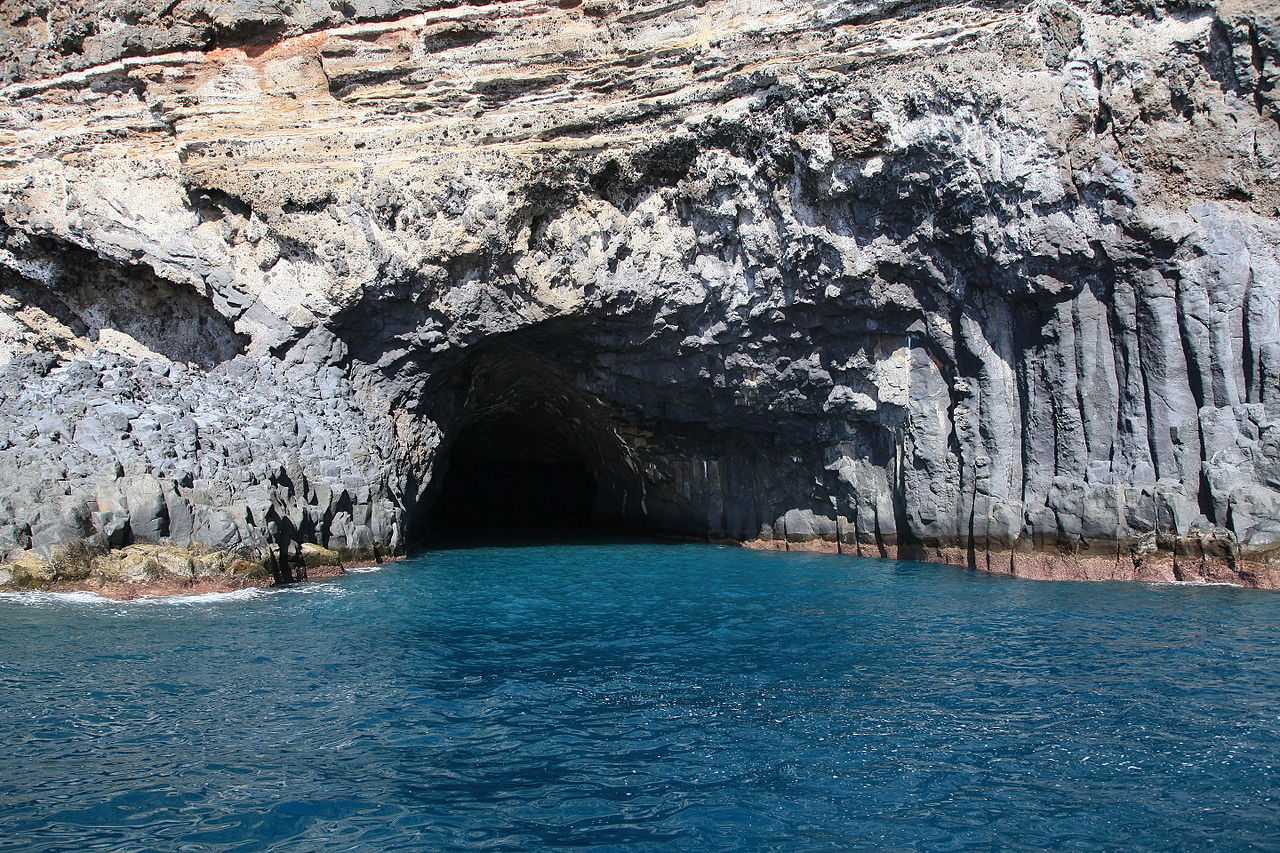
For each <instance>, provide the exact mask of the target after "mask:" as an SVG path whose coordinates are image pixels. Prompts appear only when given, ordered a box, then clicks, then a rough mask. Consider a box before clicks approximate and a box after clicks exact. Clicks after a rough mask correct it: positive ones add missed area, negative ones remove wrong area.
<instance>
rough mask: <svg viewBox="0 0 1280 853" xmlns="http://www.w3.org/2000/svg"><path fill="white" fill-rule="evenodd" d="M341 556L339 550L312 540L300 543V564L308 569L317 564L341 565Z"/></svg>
mask: <svg viewBox="0 0 1280 853" xmlns="http://www.w3.org/2000/svg"><path fill="white" fill-rule="evenodd" d="M342 556H343V555H342V554H341V553H340V552H338V551H335V550H333V549H332V548H326V547H324V546H323V545H317V544H316V543H314V542H303V543H302V565H304V566H306V567H307V568H308V569H314V568H316V567H318V566H341V565H342V562H343V560H342Z"/></svg>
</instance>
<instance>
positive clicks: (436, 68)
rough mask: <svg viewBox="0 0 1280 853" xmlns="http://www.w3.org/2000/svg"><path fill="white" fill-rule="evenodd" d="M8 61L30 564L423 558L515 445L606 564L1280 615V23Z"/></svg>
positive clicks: (7, 170) (1041, 19)
mask: <svg viewBox="0 0 1280 853" xmlns="http://www.w3.org/2000/svg"><path fill="white" fill-rule="evenodd" d="M4 14H5V15H6V17H7V20H5V21H3V25H4V26H5V28H6V30H5V33H4V36H3V39H4V41H3V42H0V53H3V57H4V61H5V63H6V64H5V65H4V66H3V67H4V74H5V76H6V78H7V79H8V81H9V82H8V83H7V85H6V87H5V88H4V89H2V90H0V237H2V238H3V241H4V242H3V245H2V248H0V353H2V355H0V359H3V360H4V361H5V365H4V367H3V369H2V370H3V372H2V373H0V472H2V473H3V476H2V477H0V551H5V552H8V554H9V555H10V556H15V555H17V554H18V553H19V552H20V551H22V550H24V549H34V550H35V551H37V552H38V553H48V552H49V551H50V550H51V549H53V548H54V547H55V546H56V545H58V544H59V543H61V542H64V541H67V540H71V539H75V538H80V537H86V536H105V537H106V538H107V539H109V540H110V541H111V542H112V543H113V544H115V545H117V546H119V545H124V544H127V543H129V542H130V541H172V542H176V543H178V544H186V543H187V542H191V541H194V542H198V543H202V544H205V545H211V546H214V547H218V548H237V547H244V546H264V545H274V546H276V547H284V548H285V549H286V550H287V549H289V548H293V547H295V545H294V543H297V542H299V541H314V542H318V543H320V544H323V545H326V546H328V547H334V548H339V547H340V548H349V549H355V550H369V549H372V548H378V549H382V550H387V551H394V550H398V549H401V548H403V547H404V546H405V543H406V542H407V541H409V540H410V539H411V538H412V537H414V536H416V535H419V534H421V533H422V532H424V531H426V530H427V529H428V528H429V527H430V526H431V525H432V524H433V523H435V524H436V525H437V526H439V525H441V524H446V523H448V521H449V519H450V518H451V516H450V512H449V506H448V504H449V502H450V501H459V500H467V499H469V498H467V496H468V495H471V496H472V497H474V496H475V495H476V492H475V485H474V484H471V485H470V486H464V487H459V489H461V490H459V489H450V488H446V478H447V472H446V471H445V467H446V466H447V464H448V460H449V458H450V453H451V450H452V449H453V448H454V447H455V445H457V444H458V442H459V441H460V439H459V436H461V435H465V434H466V432H467V430H468V429H473V430H481V432H480V433H478V435H480V436H481V438H477V439H476V440H475V441H473V442H471V445H469V446H470V447H471V450H469V451H467V452H468V453H471V454H473V455H474V454H475V453H481V454H482V453H483V450H484V448H485V447H492V448H493V450H494V453H495V454H496V455H498V456H503V455H504V453H505V456H506V457H508V458H512V459H514V458H516V457H519V456H521V455H522V454H521V453H511V452H510V451H511V450H512V448H511V447H510V446H509V445H510V444H511V443H512V442H515V443H517V444H518V443H520V442H522V441H525V440H526V439H527V440H528V442H529V443H528V445H527V447H525V446H521V447H517V448H516V449H517V450H521V451H522V452H523V451H527V452H524V453H523V455H524V456H529V455H530V454H532V455H534V456H537V455H538V453H543V454H545V455H546V456H547V458H545V459H542V460H541V463H545V465H547V466H549V467H548V468H547V470H559V469H557V468H556V466H557V465H558V464H560V463H561V462H563V461H564V460H563V458H561V457H562V456H563V455H564V454H566V453H570V452H572V453H573V454H576V458H577V460H578V461H579V462H581V463H582V465H583V466H585V467H586V468H587V469H589V472H590V475H591V477H592V478H593V480H594V481H595V491H594V493H593V496H592V497H591V500H590V507H589V508H588V509H589V513H590V515H591V517H592V518H593V519H596V520H602V519H603V520H609V521H614V522H623V523H628V524H632V525H635V526H641V527H648V528H652V529H661V530H666V531H672V532H679V533H687V534H695V535H708V536H713V537H727V538H736V539H742V540H753V541H755V542H756V543H757V544H761V545H763V546H765V547H810V548H827V549H830V550H841V551H845V552H849V553H862V554H871V555H895V554H901V555H904V556H919V557H925V558H928V559H938V560H945V561H950V562H959V563H962V564H969V565H974V566H976V567H979V568H983V569H988V570H992V571H1003V572H1009V571H1013V572H1016V573H1019V574H1026V575H1031V576H1037V577H1098V578H1102V577H1115V578H1135V577H1136V578H1146V579H1181V580H1197V579H1213V580H1226V581H1231V582H1239V583H1245V584H1251V585H1262V586H1280V565H1277V563H1276V560H1280V256H1278V251H1280V223H1278V222H1277V218H1276V217H1277V213H1280V207H1278V206H1280V127H1278V124H1280V88H1277V82H1278V81H1280V7H1278V6H1277V4H1275V3H1268V2H1245V0H1224V2H1220V3H1218V4H1217V5H1216V6H1215V5H1213V4H1211V3H1196V2H1186V3H1182V2H1161V0H1150V2H1139V0H1134V2H1130V0H1096V2H1091V3H1071V4H1069V3H1065V2H1059V0H1052V2H1037V3H1026V2H1003V3H949V2H945V0H931V2H923V3H906V2H895V1H894V0H872V2H858V3H854V2H843V0H771V2H758V0H706V1H705V2H699V3H695V2H640V3H616V2H611V0H560V2H543V1H542V0H538V1H537V2H534V0H513V2H485V1H484V0H475V2H471V3H467V4H459V3H452V2H449V3H442V2H431V0H418V2H414V0H356V2H346V3H337V2H336V0H334V2H333V3H332V4H331V3H330V2H328V0H323V2H322V0H309V2H297V3H292V4H290V3H283V4H282V3H271V4H268V3H259V2H256V0H180V1H179V2H178V3H167V4H161V3H148V2H145V0H117V2H108V3H102V2H97V0H94V2H87V0H86V2H73V3H70V4H62V5H60V6H57V7H56V8H55V7H54V6H52V5H51V4H44V3H41V2H35V1H33V0H17V2H16V3H10V4H9V5H8V6H6V9H5V13H4ZM502 424H508V425H511V424H516V425H518V426H519V427H520V429H514V427H513V428H512V429H507V431H506V432H505V433H504V432H503V429H499V426H501V425H502ZM513 429H514V431H513ZM521 429H522V430H523V432H521V431H520V430H521ZM485 430H487V431H485ZM504 435H505V436H508V437H507V438H504ZM520 436H523V438H521V437H520ZM535 447H536V448H543V449H542V450H535V449H532V448H535ZM476 448H479V450H477V449H476ZM548 448H550V449H548ZM460 452H461V451H460ZM494 472H497V473H496V474H495V473H494ZM473 473H474V472H473ZM491 475H492V476H499V477H500V476H501V468H500V467H495V468H494V469H493V471H488V472H484V473H481V474H477V475H476V476H479V477H480V478H481V479H483V478H484V477H487V476H491ZM468 490H470V491H468ZM477 500H479V498H477ZM581 509H582V508H581V507H579V508H577V509H575V510H574V511H575V512H576V511H579V510H581ZM473 520H474V519H473ZM497 521H501V519H497Z"/></svg>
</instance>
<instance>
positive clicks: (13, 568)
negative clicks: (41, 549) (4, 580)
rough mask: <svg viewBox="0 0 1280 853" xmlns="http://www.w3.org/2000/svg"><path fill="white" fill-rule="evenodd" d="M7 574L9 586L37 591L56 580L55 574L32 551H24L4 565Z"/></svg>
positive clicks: (47, 564)
mask: <svg viewBox="0 0 1280 853" xmlns="http://www.w3.org/2000/svg"><path fill="white" fill-rule="evenodd" d="M4 568H5V570H6V571H7V572H8V574H9V581H8V583H9V585H10V586H16V587H21V588H23V589H38V588H40V587H45V586H48V585H49V584H51V583H53V582H54V580H55V579H56V578H57V574H56V573H55V572H54V570H53V566H51V565H50V564H49V563H48V562H46V561H45V560H42V559H41V558H40V557H39V556H38V555H37V554H36V553H35V552H33V551H24V552H22V553H21V554H19V555H18V557H17V559H15V560H13V561H12V562H10V563H8V564H6V565H5V567H4Z"/></svg>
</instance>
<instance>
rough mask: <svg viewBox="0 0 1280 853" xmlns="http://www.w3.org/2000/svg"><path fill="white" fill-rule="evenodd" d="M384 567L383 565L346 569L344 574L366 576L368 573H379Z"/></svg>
mask: <svg viewBox="0 0 1280 853" xmlns="http://www.w3.org/2000/svg"><path fill="white" fill-rule="evenodd" d="M386 567H387V566H386V564H385V563H383V564H382V565H380V566H352V567H351V568H349V569H346V572H347V574H349V575H367V574H369V572H380V571H382V570H383V569H385V568H386Z"/></svg>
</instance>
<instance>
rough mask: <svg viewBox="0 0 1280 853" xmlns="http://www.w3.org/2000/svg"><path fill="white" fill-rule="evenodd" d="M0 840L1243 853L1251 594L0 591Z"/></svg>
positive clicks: (1257, 765) (667, 578) (532, 570)
mask: <svg viewBox="0 0 1280 853" xmlns="http://www.w3.org/2000/svg"><path fill="white" fill-rule="evenodd" d="M0 644H2V645H3V649H4V651H3V654H2V655H0V703H2V707H3V711H4V712H3V714H0V744H3V747H2V748H0V849H4V850H18V849H21V850H92V849H102V850H175V849H183V850H218V851H223V850H244V851H249V850H263V849H268V850H273V851H282V850H288V851H295V850H296V851H313V850H441V849H485V850H532V849H547V848H568V847H593V848H598V849H621V848H627V849H650V850H673V849H675V850H678V849H686V850H703V849H734V850H760V849H778V850H816V849H829V850H847V849H858V848H863V849H903V850H958V849H990V848H992V847H993V846H998V847H1001V848H1005V849H1028V850H1029V849H1042V848H1053V849H1073V850H1095V849H1096V850H1103V849H1109V850H1114V849H1160V850H1173V849H1184V850H1200V849H1205V848H1208V847H1213V848H1214V849H1231V850H1235V849H1240V850H1243V849H1267V848H1269V849H1276V847H1277V844H1280V804H1278V798H1280V595H1277V594H1269V593H1259V592H1251V591H1245V590H1237V589H1229V588H1183V587H1173V586H1163V587H1149V586H1139V585H1127V584H1083V583H1037V582H1026V581H1017V580H1010V579H1006V578H996V577H989V576H984V575H978V574H973V573H968V572H964V571H960V570H956V569H950V568H946V567H941V566H931V565H925V564H921V563H907V562H896V563H895V562H881V561H866V560H855V559H851V558H839V557H827V556H819V555H803V554H775V553H755V552H750V551H744V550H739V549H734V548H722V547H716V546H710V545H683V544H682V545H638V544H620V545H583V546H567V545H566V546H545V547H524V548H514V547H513V548H475V549H457V550H442V551H434V552H429V553H425V554H422V555H420V556H418V557H415V558H413V559H411V560H407V561H404V562H401V563H396V564H391V565H388V566H386V567H385V568H383V569H381V570H379V571H375V572H365V573H359V574H351V575H348V576H345V577H343V578H340V579H337V580H334V581H329V582H321V583H314V584H309V585H303V586H298V587H295V588H292V589H287V590H281V591H271V592H264V591H255V592H247V593H235V594H232V595H229V596H222V597H213V598H207V599H201V598H187V599H181V600H176V601H172V600H171V601H169V602H165V603H156V602H147V603H143V602H134V603H109V602H99V601H94V600H93V599H91V598H86V597H84V596H76V597H71V598H62V597H58V596H49V595H38V594H27V595H10V596H6V597H0Z"/></svg>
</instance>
